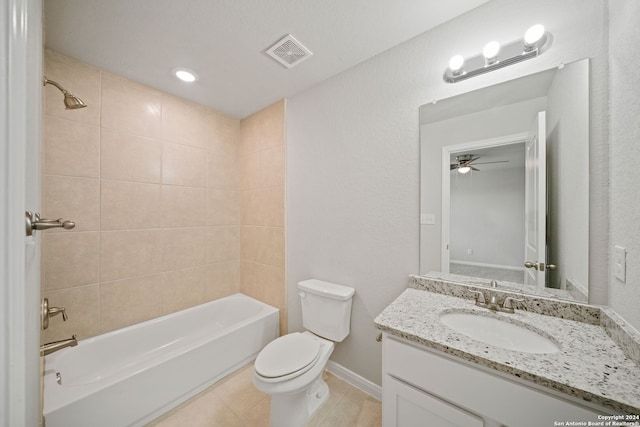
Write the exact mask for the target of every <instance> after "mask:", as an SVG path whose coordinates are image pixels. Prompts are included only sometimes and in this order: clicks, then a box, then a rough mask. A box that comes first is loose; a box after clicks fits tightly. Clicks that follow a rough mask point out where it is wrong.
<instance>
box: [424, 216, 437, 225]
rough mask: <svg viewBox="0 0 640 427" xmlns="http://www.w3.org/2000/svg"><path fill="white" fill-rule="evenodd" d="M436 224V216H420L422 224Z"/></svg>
mask: <svg viewBox="0 0 640 427" xmlns="http://www.w3.org/2000/svg"><path fill="white" fill-rule="evenodd" d="M435 223H436V214H428V213H423V214H420V224H423V225H434V224H435Z"/></svg>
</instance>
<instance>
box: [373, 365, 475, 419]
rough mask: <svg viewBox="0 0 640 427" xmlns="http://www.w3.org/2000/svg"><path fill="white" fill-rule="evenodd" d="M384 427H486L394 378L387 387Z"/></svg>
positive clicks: (384, 397)
mask: <svg viewBox="0 0 640 427" xmlns="http://www.w3.org/2000/svg"><path fill="white" fill-rule="evenodd" d="M382 393H383V396H382V402H383V411H382V412H383V415H382V417H383V423H382V424H383V425H384V427H424V426H429V427H483V426H484V422H483V420H482V418H480V417H478V416H476V415H473V414H470V413H469V412H466V411H465V410H463V409H461V408H458V407H457V406H454V405H452V404H450V403H448V402H445V401H443V400H440V399H438V398H437V397H435V396H432V395H430V394H428V393H426V392H424V391H422V390H420V389H417V388H414V387H412V386H410V385H408V384H406V383H404V382H402V381H400V380H398V379H396V378H394V377H392V376H390V375H386V376H385V381H384V387H383V391H382Z"/></svg>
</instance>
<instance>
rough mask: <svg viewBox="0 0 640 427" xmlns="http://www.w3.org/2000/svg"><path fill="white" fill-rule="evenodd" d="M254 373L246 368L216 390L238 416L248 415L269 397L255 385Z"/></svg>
mask: <svg viewBox="0 0 640 427" xmlns="http://www.w3.org/2000/svg"><path fill="white" fill-rule="evenodd" d="M252 373H253V371H252V370H251V369H247V368H245V369H243V370H242V371H241V372H239V373H238V375H235V376H234V377H233V378H230V379H229V380H228V381H225V382H224V383H222V384H221V385H220V386H219V387H216V389H215V390H216V393H217V394H218V396H220V398H221V399H222V400H223V401H224V402H225V403H226V404H227V405H229V407H230V408H231V409H233V412H235V413H236V414H244V413H246V412H247V411H248V410H249V409H251V408H253V407H255V406H256V405H257V404H258V403H260V402H262V401H263V400H264V399H265V398H266V397H267V395H266V394H265V393H262V392H261V391H260V390H258V389H257V388H256V387H255V386H254V385H253V380H252V379H251V375H252Z"/></svg>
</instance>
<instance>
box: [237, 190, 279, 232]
mask: <svg viewBox="0 0 640 427" xmlns="http://www.w3.org/2000/svg"><path fill="white" fill-rule="evenodd" d="M240 214H241V219H240V222H241V223H242V224H243V225H265V226H272V227H284V188H282V187H272V188H267V189H262V190H249V191H242V192H241V194H240Z"/></svg>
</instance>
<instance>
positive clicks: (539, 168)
mask: <svg viewBox="0 0 640 427" xmlns="http://www.w3.org/2000/svg"><path fill="white" fill-rule="evenodd" d="M545 135H546V124H545V112H544V111H541V112H539V113H538V115H537V117H536V119H535V121H534V123H533V128H532V130H531V133H530V134H529V137H528V138H527V146H526V151H525V207H524V208H525V258H524V259H525V267H527V268H526V269H525V275H524V283H525V285H534V286H539V287H544V285H545V282H544V280H545V271H544V270H545V265H546V264H545V263H546V238H545V235H546V227H547V217H546V216H547V157H546V156H547V154H546V150H547V141H546V136H545Z"/></svg>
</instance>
